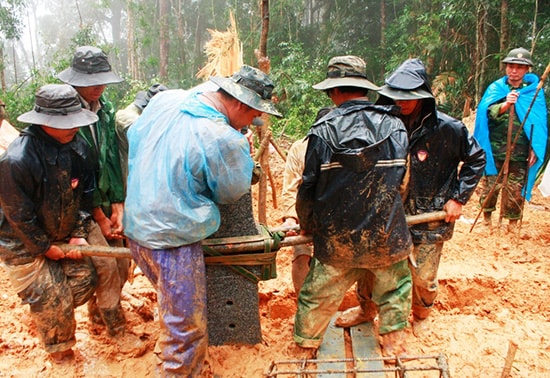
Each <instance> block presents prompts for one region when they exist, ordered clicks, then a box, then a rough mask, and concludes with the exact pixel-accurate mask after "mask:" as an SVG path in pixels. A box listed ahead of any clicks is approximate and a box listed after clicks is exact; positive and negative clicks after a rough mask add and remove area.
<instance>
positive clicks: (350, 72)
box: [313, 55, 379, 91]
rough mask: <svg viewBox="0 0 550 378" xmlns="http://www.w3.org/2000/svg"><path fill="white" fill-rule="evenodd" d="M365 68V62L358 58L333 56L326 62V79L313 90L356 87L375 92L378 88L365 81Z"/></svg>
mask: <svg viewBox="0 0 550 378" xmlns="http://www.w3.org/2000/svg"><path fill="white" fill-rule="evenodd" d="M366 67H367V65H366V63H365V61H364V60H363V59H361V58H359V57H358V56H353V55H346V56H335V57H333V58H331V59H330V60H329V62H328V68H327V77H326V79H325V80H323V81H321V82H320V83H317V84H315V85H314V86H313V88H314V89H318V90H321V91H325V90H327V89H331V88H336V87H356V88H365V89H370V90H373V91H377V90H378V89H379V87H378V86H376V85H374V84H373V83H371V82H370V81H369V80H368V79H367V71H366V69H367V68H366Z"/></svg>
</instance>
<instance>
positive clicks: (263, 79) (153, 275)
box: [124, 66, 281, 377]
mask: <svg viewBox="0 0 550 378" xmlns="http://www.w3.org/2000/svg"><path fill="white" fill-rule="evenodd" d="M212 83H213V84H212ZM214 84H215V85H214ZM218 87H219V88H218ZM272 90H273V82H272V81H271V80H270V79H269V77H268V76H267V75H266V74H264V73H263V72H261V71H259V70H258V69H256V68H253V67H250V66H243V67H242V68H241V69H240V70H239V71H238V72H237V73H235V74H234V75H233V76H232V77H230V78H220V77H213V78H211V81H210V82H209V83H205V84H202V85H201V86H199V87H195V88H193V89H191V90H187V91H185V90H166V91H163V92H161V93H159V94H157V95H156V96H155V97H153V98H152V99H151V101H150V102H149V104H148V105H147V107H146V108H145V109H144V111H143V113H142V114H141V116H140V117H139V118H138V119H137V121H136V122H135V123H134V124H133V125H132V126H131V127H130V129H129V131H128V141H129V147H130V148H129V156H128V157H129V161H128V163H129V164H128V169H129V174H128V186H127V187H128V189H127V197H126V207H125V216H124V228H125V232H126V235H127V236H128V238H129V240H128V244H129V247H130V250H131V252H132V257H133V258H134V260H135V261H136V263H137V265H138V266H139V267H140V268H141V270H142V271H143V273H144V274H145V275H146V276H147V278H148V279H149V280H150V281H151V283H152V284H153V285H154V286H155V288H156V290H157V298H158V307H159V320H160V336H159V340H158V343H157V345H158V346H159V347H160V349H161V351H160V356H159V357H160V360H161V362H162V364H161V366H160V370H161V371H160V374H161V376H162V377H198V376H199V375H200V373H201V369H202V367H203V361H204V359H205V356H206V351H207V346H208V340H207V330H206V326H207V319H206V313H207V311H206V277H205V266H204V255H203V251H202V245H201V240H203V239H205V238H207V237H208V236H210V235H212V234H213V233H214V232H216V231H217V230H218V228H219V226H220V212H219V209H218V204H229V203H232V202H235V201H237V200H238V199H239V198H240V197H241V196H243V195H244V194H246V193H247V192H248V191H249V190H250V185H251V179H252V171H253V168H254V162H253V161H252V158H251V157H250V146H249V143H248V140H247V139H246V137H245V136H244V135H243V134H241V133H240V132H239V130H240V129H241V128H243V127H244V126H247V125H249V124H251V123H252V121H253V120H254V118H256V117H258V116H260V115H261V114H262V113H268V114H273V115H275V116H281V115H280V114H279V112H277V110H276V109H275V106H274V105H273V103H272V102H271V93H272Z"/></svg>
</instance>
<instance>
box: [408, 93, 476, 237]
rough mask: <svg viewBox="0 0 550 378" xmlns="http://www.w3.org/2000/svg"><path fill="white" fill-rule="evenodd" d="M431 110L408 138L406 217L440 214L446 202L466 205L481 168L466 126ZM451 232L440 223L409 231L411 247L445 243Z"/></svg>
mask: <svg viewBox="0 0 550 378" xmlns="http://www.w3.org/2000/svg"><path fill="white" fill-rule="evenodd" d="M424 101H427V102H430V101H431V100H424ZM432 110H433V112H432V113H430V114H428V115H427V116H425V117H424V118H423V119H422V122H421V124H420V125H419V126H418V127H417V128H416V129H415V130H413V131H412V133H411V135H410V140H409V149H410V155H409V160H410V177H409V183H408V187H407V190H408V194H407V197H406V201H405V211H406V212H407V214H420V213H429V212H433V211H439V210H443V206H444V205H445V203H446V202H447V201H448V200H450V199H454V200H456V201H458V202H460V203H461V204H463V205H464V204H466V202H468V200H469V199H470V197H471V196H472V194H473V193H474V190H475V188H476V186H477V184H478V182H479V180H480V179H481V176H482V174H483V170H484V168H485V152H484V151H483V149H482V148H481V147H480V145H479V144H478V142H477V141H476V140H475V139H474V137H473V136H472V135H471V134H470V133H469V131H468V129H467V128H466V126H465V125H464V124H463V123H462V122H461V121H459V120H457V119H454V118H452V117H450V116H448V115H446V114H444V113H441V112H438V111H436V110H435V103H434V104H433V107H432ZM459 167H460V168H459ZM453 229H454V223H447V222H445V221H444V220H443V221H436V222H430V223H421V224H417V225H414V226H411V227H410V231H411V234H412V237H413V241H414V242H415V243H421V242H434V241H438V242H439V241H445V240H449V239H450V238H451V237H452V235H453Z"/></svg>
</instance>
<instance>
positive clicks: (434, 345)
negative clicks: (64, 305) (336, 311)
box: [0, 146, 550, 378]
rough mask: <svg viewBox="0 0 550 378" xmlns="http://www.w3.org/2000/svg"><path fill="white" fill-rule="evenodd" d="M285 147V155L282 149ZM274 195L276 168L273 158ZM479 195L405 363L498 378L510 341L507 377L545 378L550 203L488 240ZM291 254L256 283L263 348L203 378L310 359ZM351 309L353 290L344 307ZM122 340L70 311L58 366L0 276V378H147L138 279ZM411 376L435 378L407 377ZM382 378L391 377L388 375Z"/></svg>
mask: <svg viewBox="0 0 550 378" xmlns="http://www.w3.org/2000/svg"><path fill="white" fill-rule="evenodd" d="M283 147H288V146H283ZM271 167H272V172H273V177H274V178H275V181H276V183H277V188H276V190H277V194H279V193H280V178H281V173H282V161H281V159H280V158H279V157H278V156H277V155H276V154H274V155H273V156H272V157H271ZM268 200H269V202H270V203H269V204H268V212H269V215H268V219H269V226H272V227H274V226H278V225H279V224H280V223H279V217H280V214H279V211H278V210H277V209H273V206H272V204H271V193H269V194H268ZM477 200H478V198H477V195H476V196H474V198H472V200H471V201H470V203H469V204H468V206H466V207H465V209H464V216H463V218H462V219H461V220H460V221H459V222H457V225H456V231H455V235H454V238H453V239H452V241H450V242H448V243H446V245H445V248H444V256H443V260H442V262H441V267H440V290H441V291H440V295H439V298H438V300H437V302H436V305H435V311H434V312H433V316H432V317H431V318H429V320H428V323H429V329H428V330H427V331H425V332H424V333H423V334H422V335H421V336H419V337H416V336H415V335H414V334H413V333H412V331H410V330H409V331H408V333H407V343H408V348H409V353H410V354H411V355H418V356H429V355H437V354H439V353H443V354H444V356H445V357H446V360H447V362H448V365H449V370H450V374H451V376H452V377H466V378H469V377H500V376H501V374H502V371H503V368H504V364H505V360H506V355H507V352H508V349H509V345H510V342H515V343H516V344H517V352H516V354H515V359H514V361H513V366H512V370H511V377H550V340H549V339H550V304H549V302H548V301H547V299H548V297H549V296H550V290H549V284H550V264H548V257H547V256H548V248H547V245H548V243H549V241H550V198H548V199H546V198H542V197H541V195H540V194H539V193H538V191H535V192H534V196H533V199H532V201H531V203H529V204H528V205H527V206H526V208H525V215H524V218H523V224H522V227H521V232H520V235H519V236H517V235H513V234H508V233H507V232H506V231H505V229H504V225H503V227H502V229H496V230H493V231H492V232H490V231H489V230H488V229H486V228H485V227H484V226H482V225H481V222H479V224H477V225H476V226H475V228H474V229H473V231H472V232H470V228H471V226H472V222H473V220H474V219H475V218H476V216H477V215H478V210H477V207H476V203H477ZM290 254H291V251H290V249H282V250H280V252H279V253H278V257H277V265H278V277H277V278H276V279H273V280H269V281H264V282H261V283H260V284H259V295H260V308H259V311H260V315H261V327H262V335H263V342H262V343H260V344H257V345H236V346H235V345H223V346H211V347H210V348H209V358H208V360H207V362H206V364H205V368H204V377H227V378H241V377H261V376H262V375H263V374H264V373H265V372H266V371H267V370H268V368H269V366H270V364H271V363H272V362H273V361H288V360H295V359H302V358H306V357H307V356H308V353H307V352H306V351H304V350H301V349H299V348H298V347H296V346H295V344H294V342H293V341H292V326H293V316H294V312H295V309H296V305H295V300H296V297H295V294H294V292H293V289H292V284H291V279H290ZM354 304H355V301H354V296H353V292H352V291H350V292H349V293H348V295H347V296H346V298H345V299H344V302H343V304H342V306H341V309H345V308H347V307H349V306H353V305H354ZM123 306H124V308H125V310H126V314H127V318H128V323H129V325H128V330H129V332H127V335H126V336H124V337H122V338H118V339H111V338H109V337H108V336H107V335H106V333H105V330H104V329H101V328H93V327H92V326H91V325H90V324H89V323H88V320H87V311H86V309H85V306H84V307H81V308H78V309H77V311H76V316H77V321H78V327H77V334H76V338H77V344H76V346H75V348H74V349H75V352H76V358H75V360H74V361H72V362H70V363H66V364H63V365H57V364H53V363H52V362H50V360H49V359H48V357H47V354H46V353H45V352H44V350H43V348H42V347H41V345H40V341H39V339H38V338H37V335H36V332H35V330H34V328H33V325H32V322H31V321H30V318H29V315H28V309H27V307H26V306H25V307H24V306H22V305H21V304H20V303H19V300H18V297H17V295H16V294H15V293H14V292H13V290H12V288H11V286H10V284H9V282H8V281H7V280H6V277H5V274H4V272H3V271H1V270H0V312H1V314H2V315H1V317H0V377H48V378H49V377H52V378H53V377H56V378H57V377H63V376H65V377H153V376H155V366H156V358H155V355H154V353H153V349H154V344H155V341H156V338H157V335H158V325H157V322H156V320H155V292H154V290H152V288H151V286H150V285H149V283H148V281H147V280H146V279H145V278H144V277H143V276H142V275H140V274H137V275H136V276H135V278H134V281H133V283H131V284H130V283H128V284H127V285H126V286H125V288H124V302H123ZM414 374H416V375H411V376H412V377H438V376H439V375H438V373H434V372H425V373H414ZM388 376H389V375H388Z"/></svg>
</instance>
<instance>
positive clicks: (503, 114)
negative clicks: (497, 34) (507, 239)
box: [474, 47, 548, 232]
mask: <svg viewBox="0 0 550 378" xmlns="http://www.w3.org/2000/svg"><path fill="white" fill-rule="evenodd" d="M502 62H503V63H505V64H506V76H503V77H501V78H500V79H498V80H496V81H495V82H493V83H491V84H490V85H489V86H488V87H487V90H486V91H485V93H484V95H483V97H482V98H481V101H480V103H479V105H478V108H477V115H476V122H475V130H474V137H475V138H476V139H477V140H478V141H479V143H480V145H481V147H482V148H483V149H484V150H485V153H486V155H487V166H486V167H485V172H484V177H483V179H482V183H483V184H482V193H481V196H480V204H481V207H482V209H481V211H483V216H484V221H485V224H486V225H488V226H491V224H492V223H491V214H492V212H493V211H494V210H495V209H496V204H497V200H498V195H499V193H500V191H501V189H504V191H505V193H506V194H505V193H504V192H503V197H502V198H501V206H500V208H501V210H500V211H501V216H500V219H502V218H506V219H508V231H509V232H514V231H515V230H516V228H517V223H518V220H520V219H521V215H522V210H523V201H524V200H527V201H529V200H530V198H531V191H532V189H533V185H534V183H535V179H536V177H537V173H538V171H539V170H540V168H541V167H542V165H543V163H544V156H545V152H546V141H547V136H548V126H547V115H546V101H545V99H544V92H543V91H540V90H539V91H537V86H538V84H539V78H538V77H537V76H536V75H535V74H533V73H531V72H529V70H530V67H532V66H533V62H532V61H531V53H530V52H529V51H527V50H526V49H524V48H521V47H520V48H516V49H513V50H511V51H510V52H509V53H508V55H507V56H506V58H504V59H503V61H502ZM509 125H510V126H511V128H512V130H511V135H512V136H513V137H512V140H513V141H514V142H515V143H511V144H510V143H507V140H508V139H509V138H507V135H508V129H509ZM518 133H520V134H519V135H517V134H518ZM507 145H508V146H509V148H507ZM507 155H508V158H507ZM505 163H506V164H505ZM503 168H506V175H498V176H497V172H499V171H501V170H502V169H503Z"/></svg>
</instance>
